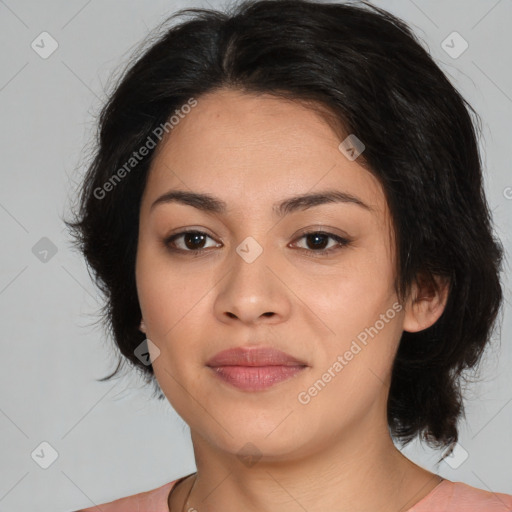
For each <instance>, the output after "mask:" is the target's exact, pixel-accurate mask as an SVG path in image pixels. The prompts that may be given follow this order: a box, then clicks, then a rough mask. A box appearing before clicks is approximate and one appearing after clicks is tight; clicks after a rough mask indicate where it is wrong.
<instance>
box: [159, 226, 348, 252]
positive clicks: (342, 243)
mask: <svg viewBox="0 0 512 512" xmlns="http://www.w3.org/2000/svg"><path fill="white" fill-rule="evenodd" d="M328 229H330V228H322V227H321V226H311V227H309V228H304V229H303V230H301V231H300V232H299V233H298V234H296V235H295V237H294V238H293V241H292V242H290V244H289V245H288V247H289V246H290V245H291V244H295V243H296V242H297V241H298V240H301V239H303V238H305V237H307V236H308V235H315V234H318V235H322V236H325V237H327V238H331V239H332V240H335V241H336V243H337V245H335V246H333V247H329V248H327V249H319V250H314V249H306V248H303V247H299V248H298V249H299V250H300V251H302V252H306V253H308V254H311V255H313V256H315V257H322V256H327V255H330V254H331V253H332V252H335V251H338V250H340V249H342V248H344V247H346V246H348V245H350V244H351V243H352V239H351V238H350V237H349V236H347V235H344V236H342V235H340V234H336V233H332V232H331V231H328ZM187 234H200V235H206V237H208V238H210V239H212V240H214V241H215V242H216V243H217V244H218V242H217V240H216V239H215V238H214V237H213V236H212V235H210V234H209V233H208V232H206V231H204V230H203V228H201V229H199V228H185V229H182V230H180V231H178V232H176V233H172V234H170V235H168V236H166V237H165V238H164V240H163V244H164V246H165V247H166V248H167V249H168V250H170V251H173V252H176V253H181V254H186V253H188V254H191V255H201V254H206V253H207V252H209V250H210V249H212V248H211V247H210V248H206V249H205V248H200V249H180V248H176V247H170V244H171V242H173V241H174V240H176V239H178V238H179V237H181V236H184V235H187ZM220 243H222V241H221V242H220ZM217 246H218V245H217Z"/></svg>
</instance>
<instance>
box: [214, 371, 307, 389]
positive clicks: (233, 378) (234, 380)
mask: <svg viewBox="0 0 512 512" xmlns="http://www.w3.org/2000/svg"><path fill="white" fill-rule="evenodd" d="M209 368H211V369H212V370H213V371H214V372H215V375H217V377H219V378H220V379H222V380H223V381H225V382H227V383H228V384H231V385H233V386H235V387H236V388H239V389H243V390H245V391H261V390H263V389H267V388H270V387H272V386H274V385H275V384H278V383H279V382H282V381H284V380H288V379H290V378H292V377H293V376H295V375H297V374H298V373H299V372H301V371H302V370H304V369H305V368H306V366H216V367H209Z"/></svg>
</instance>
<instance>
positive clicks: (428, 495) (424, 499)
mask: <svg viewBox="0 0 512 512" xmlns="http://www.w3.org/2000/svg"><path fill="white" fill-rule="evenodd" d="M195 474H196V471H194V472H193V473H189V474H188V475H185V476H182V477H181V478H178V479H177V480H176V481H175V482H174V485H173V486H172V487H171V490H170V491H169V494H168V495H167V500H166V504H167V512H173V511H171V507H170V506H169V499H170V497H171V494H172V492H173V491H174V489H176V487H178V485H179V484H180V483H181V482H183V481H184V480H186V479H187V478H189V477H190V476H192V475H195ZM437 476H438V477H439V478H440V481H439V482H438V484H437V485H436V486H435V487H434V488H432V489H431V490H430V491H429V492H428V494H426V495H425V496H423V498H421V499H420V500H419V501H417V502H416V503H415V504H414V505H413V506H412V507H410V508H408V509H407V510H406V511H405V512H414V510H415V508H416V507H417V506H419V505H422V504H423V502H424V501H426V500H428V499H430V498H431V497H432V495H433V494H434V493H435V492H436V491H438V490H439V488H440V487H441V486H442V485H443V484H444V483H445V482H450V480H447V479H446V478H443V477H442V476H440V475H437Z"/></svg>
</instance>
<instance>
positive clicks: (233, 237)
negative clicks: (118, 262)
mask: <svg viewBox="0 0 512 512" xmlns="http://www.w3.org/2000/svg"><path fill="white" fill-rule="evenodd" d="M340 142H341V140H340V138H339V136H338V135H337V134H336V133H335V132H334V131H333V129H332V128H331V127H330V125H329V124H328V123H326V121H325V119H324V118H323V117H322V116H321V115H320V114H319V113H317V112H315V111H314V110H312V109H309V108H307V107H306V106H304V105H302V104H299V103H298V102H291V101H286V100H283V99H279V98H276V97H273V96H270V95H258V96H257V95H250V94H246V93H242V92H239V91H236V90H228V89H223V90H220V91H216V92H214V93H210V94H207V95H204V96H201V97H200V98H198V105H197V106H196V107H195V108H193V109H192V110H191V112H190V113H189V114H188V115H187V116H185V117H184V119H182V120H181V121H180V122H179V124H178V125H176V126H175V127H174V128H173V130H172V132H170V136H169V137H168V138H167V139H164V140H163V141H162V143H161V145H160V147H159V148H158V152H157V154H156V158H155V160H154V162H153V164H152V168H151V170H150V173H149V177H148V182H147V185H146V188H145V191H144V195H143V198H142V202H141V209H140V225H139V245H138V252H137V263H136V281H137V289H138V294H139V300H140V305H141V310H142V316H143V324H142V325H141V330H142V331H143V332H145V333H146V335H147V337H148V338H149V339H150V340H151V341H152V343H154V346H156V347H158V350H159V353H157V352H156V351H155V350H152V358H153V368H154V372H155V376H156V378H157V380H158V382H159V385H160V387H161V388H162V391H163V392H164V394H165V396H166V397H167V399H168V400H169V402H170V403H171V404H172V406H173V407H174V409H175V410H176V411H177V413H178V414H179V415H180V416H181V417H182V418H183V419H184V421H185V422H186V423H187V424H188V425H189V426H190V430H191V437H192V442H193V447H194V454H195V459H196V466H197V477H196V478H189V479H187V480H186V481H185V482H183V483H182V484H181V485H180V486H178V488H177V489H176V492H175V493H173V494H172V496H171V500H170V503H169V505H170V507H171V509H172V510H173V511H176V510H177V511H179V510H181V509H182V508H183V507H184V505H185V503H184V499H185V495H186V494H187V492H188V491H189V490H190V488H191V486H192V484H193V488H192V491H191V495H190V499H189V500H188V503H186V505H187V507H194V508H195V509H197V510H198V511H199V512H203V511H205V512H207V511H219V510H223V511H226V512H230V511H235V510H236V511H239V510H246V511H249V512H251V511H258V512H265V511H269V512H270V511H275V510H276V509H279V510H280V512H292V511H293V512H296V511H297V510H300V509H301V507H303V509H305V510H307V511H308V512H314V511H320V510H336V511H338V512H344V511H349V510H350V511H351V512H354V511H356V510H357V511H362V510H365V511H366V510H368V511H369V510H372V511H373V510H380V511H383V512H387V511H393V512H398V511H405V510H407V509H408V508H410V507H412V506H413V505H414V504H415V503H417V502H418V501H420V500H421V499H422V498H423V497H424V496H426V495H427V494H428V493H429V492H430V491H431V490H432V489H433V488H434V487H435V486H436V485H437V484H438V483H439V478H438V477H437V476H436V475H435V474H433V473H431V472H429V471H427V470H425V469H424V468H421V467H420V466H417V465H416V464H414V463H413V462H412V461H410V460H409V459H407V458H406V457H405V456H403V455H402V454H401V452H400V451H399V450H398V449H397V448H395V446H394V444H393V442H392V440H391V437H390V435H389V431H388V426H387V421H386V401H387V396H388V392H389V383H390V372H391V366H392V363H393V359H394V356H395V354H396V350H397V348H398V343H399V340H400V336H401V333H402V332H403V331H404V330H407V331H410V332H415V331H419V330H422V329H425V328H427V327H428V326H430V325H432V324H433V323H434V322H435V321H436V320H437V319H438V318H439V316H440V315H441V313H442V310H443V308H444V306H445V304H446V298H447V286H446V285H444V286H440V289H439V291H433V290H430V289H429V290H420V289H417V288H416V286H413V288H412V290H411V292H412V293H411V294H410V296H409V298H408V299H407V301H405V302H404V303H403V304H402V309H401V311H399V312H398V313H396V312H395V313H396V314H395V315H394V317H393V318H392V319H388V321H387V322H386V323H385V326H384V328H382V329H381V330H379V332H378V334H377V335H375V336H374V337H373V338H369V339H368V343H367V344H366V345H365V346H362V347H363V348H362V350H361V351H360V352H358V353H357V355H355V356H354V357H353V359H352V360H350V361H349V362H348V364H346V365H345V366H344V367H343V369H342V371H341V372H339V373H338V374H337V376H336V377H335V378H333V379H332V380H331V381H330V382H329V383H328V384H327V385H326V386H325V387H324V388H323V389H322V390H321V391H320V392H319V393H318V394H317V395H316V396H314V397H312V398H311V400H310V402H309V403H307V404H302V403H300V402H299V401H298V395H299V393H300V392H301V391H305V390H306V391H307V390H308V389H309V388H310V387H311V386H312V385H313V384H314V383H315V382H316V381H317V380H318V379H320V378H321V377H322V375H323V374H324V373H325V372H326V371H327V369H328V368H329V367H332V365H333V363H334V362H335V361H336V360H337V357H338V355H343V354H344V353H345V352H346V351H347V350H349V349H350V346H351V343H352V341H353V340H355V339H356V337H357V335H358V334H359V333H361V332H362V331H364V329H365V328H368V327H370V326H374V325H375V324H376V321H377V320H378V319H379V318H381V317H380V315H382V314H385V313H386V311H388V310H390V309H391V310H393V307H392V305H393V304H394V303H398V297H397V296H396V293H395V290H394V286H393V283H394V278H395V273H394V269H395V250H394V241H393V240H394V239H393V229H392V223H391V217H390V214H389V210H388V206H387V203H386V200H385V196H384V192H383V189H382V186H381V185H380V183H379V181H378V180H377V179H376V178H375V177H374V176H373V175H372V174H370V173H369V172H368V171H367V170H365V169H364V168H363V167H362V166H361V165H359V163H358V161H357V159H356V160H354V161H350V160H349V159H347V158H346V157H345V155H344V154H342V153H341V152H340V150H339V149H338V145H339V143H340ZM326 189H336V190H342V191H345V192H348V193H350V194H353V195H355V196H357V197H358V198H359V199H361V200H362V201H363V202H364V203H366V204H367V205H369V206H370V207H371V208H372V209H373V211H370V210H367V209H365V208H362V207H360V206H358V205H356V204H353V203H327V204H320V205H317V206H314V207H310V208H308V209H306V210H304V211H295V212H293V213H290V214H288V215H286V216H284V217H283V218H279V217H277V216H276V215H275V213H273V210H272V205H273V204H274V203H275V202H279V201H282V200H284V199H287V198H289V197H291V196H295V195H298V194H304V193H311V192H318V191H321V190H322V191H324V190H326ZM170 190H184V191H193V192H201V193H209V194H211V195H214V196H216V197H218V198H220V199H222V200H223V201H225V202H226V203H227V205H228V209H227V211H226V212H225V213H223V214H219V213H215V214H212V213H207V212H204V211H201V210H199V209H197V208H195V207H193V206H190V205H184V204H179V203H177V202H172V203H162V204H160V205H158V206H156V207H154V208H153V209H151V205H152V203H153V202H154V201H155V200H156V199H157V198H158V197H159V196H161V195H162V194H164V193H165V192H167V191H170ZM191 228H193V229H196V230H200V231H203V232H205V233H206V234H207V235H208V237H209V238H206V239H205V240H204V241H203V242H202V244H201V240H199V241H198V240H197V239H196V240H194V239H193V238H192V242H191V243H192V244H195V245H190V242H189V245H188V246H187V245H186V241H185V238H184V237H180V238H179V239H178V240H175V244H176V246H177V247H178V248H181V249H182V250H183V252H181V253H179V252H172V251H171V250H170V249H169V248H168V247H166V246H165V244H164V240H165V239H166V237H168V236H170V235H171V234H175V233H177V232H179V231H184V230H186V229H189V230H190V229H191ZM306 228H307V229H306ZM306 230H307V231H315V230H316V231H323V232H328V233H333V234H335V235H339V236H342V237H346V238H348V239H349V240H350V244H349V245H347V246H339V245H338V244H337V242H336V240H334V239H332V238H325V239H323V243H324V245H323V246H322V247H321V248H320V249H318V248H317V247H318V245H315V240H314V239H313V240H312V239H311V237H309V239H308V237H304V236H301V234H302V232H303V231H306ZM247 237H253V238H254V239H255V240H256V241H257V242H258V244H259V245H260V246H261V248H262V249H263V252H262V253H261V254H260V255H259V256H258V257H257V258H256V259H255V260H254V261H253V262H252V263H248V262H246V261H245V260H244V259H243V258H242V257H240V256H239V254H238V253H237V252H236V248H237V247H238V246H239V244H241V242H242V241H243V240H245V239H246V238H247ZM321 242H322V240H321ZM316 243H317V244H318V242H316ZM194 247H195V248H199V249H201V248H202V249H203V253H202V254H201V255H200V256H199V257H194V255H191V253H190V252H189V253H186V252H184V251H186V250H187V249H188V250H189V251H190V248H194ZM330 247H334V248H335V249H334V250H333V251H332V252H331V253H329V254H327V255H323V256H322V254H321V251H325V250H326V248H327V249H328V248H330ZM307 249H309V250H310V252H309V253H308V252H307ZM314 251H316V252H314ZM418 297H420V298H418ZM241 345H244V346H253V345H264V346H272V347H276V348H278V349H280V350H283V351H285V352H287V353H289V354H291V355H292V356H294V357H296V358H299V359H301V360H303V361H305V362H306V363H307V365H308V367H307V368H306V369H305V370H303V371H302V372H301V373H299V374H298V375H296V376H295V377H293V378H292V379H289V380H287V381H284V382H281V383H279V384H277V385H275V386H273V387H271V388H270V389H266V390H265V391H262V392H247V391H242V390H238V389H236V388H233V387H230V386H229V385H227V384H225V383H224V382H222V381H220V380H219V379H218V378H217V377H216V376H215V375H214V374H213V372H212V370H211V369H209V368H207V367H206V366H205V363H206V361H207V360H208V359H209V358H210V357H211V356H213V355H214V354H216V353H217V352H219V351H221V350H224V349H226V348H232V347H237V346H241ZM248 442H250V443H252V445H254V446H255V447H256V450H257V454H258V456H259V457H260V458H259V459H258V460H257V461H256V462H255V463H254V464H252V465H250V466H249V465H248V464H245V463H244V462H243V461H241V460H240V458H239V457H238V455H237V454H238V452H239V450H240V449H241V448H242V447H243V446H244V445H246V443H248ZM187 510H188V508H187Z"/></svg>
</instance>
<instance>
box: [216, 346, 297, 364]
mask: <svg viewBox="0 0 512 512" xmlns="http://www.w3.org/2000/svg"><path fill="white" fill-rule="evenodd" d="M206 366H212V367H215V366H307V365H306V363H305V362H304V361H301V360H299V359H297V358H295V357H293V356H291V355H290V354H287V353H286V352H283V351H281V350H277V349H275V348H272V347H253V348H249V347H236V348H230V349H227V350H222V351H221V352H218V353H217V354H215V355H214V356H213V357H212V358H210V359H209V360H208V361H207V363H206Z"/></svg>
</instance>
